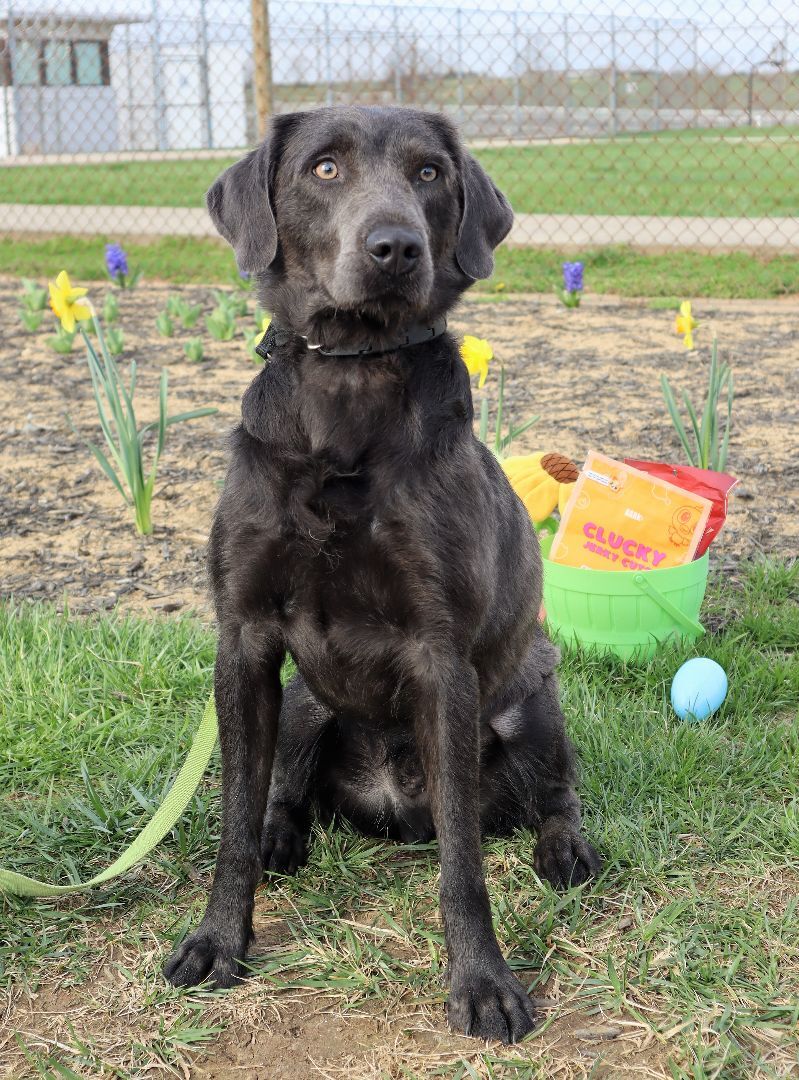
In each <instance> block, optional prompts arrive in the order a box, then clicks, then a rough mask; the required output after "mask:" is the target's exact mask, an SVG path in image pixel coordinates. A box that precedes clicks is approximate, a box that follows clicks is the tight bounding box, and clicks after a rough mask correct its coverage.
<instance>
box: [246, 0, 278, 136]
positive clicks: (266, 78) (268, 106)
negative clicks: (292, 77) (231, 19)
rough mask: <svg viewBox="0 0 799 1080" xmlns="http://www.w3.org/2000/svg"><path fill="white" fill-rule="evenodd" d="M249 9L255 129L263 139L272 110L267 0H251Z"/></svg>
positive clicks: (270, 53) (270, 51) (270, 50)
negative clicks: (253, 71) (250, 17)
mask: <svg viewBox="0 0 799 1080" xmlns="http://www.w3.org/2000/svg"><path fill="white" fill-rule="evenodd" d="M250 10H251V16H252V55H253V64H254V68H255V79H254V81H255V125H256V127H255V130H256V133H257V135H258V138H259V139H263V138H265V137H266V131H267V128H268V126H269V118H270V116H271V115H272V113H273V111H274V102H273V100H272V49H271V45H270V41H269V3H268V0H251V5H250Z"/></svg>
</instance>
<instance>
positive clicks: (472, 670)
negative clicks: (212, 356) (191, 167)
mask: <svg viewBox="0 0 799 1080" xmlns="http://www.w3.org/2000/svg"><path fill="white" fill-rule="evenodd" d="M208 206H209V209H210V212H211V216H212V217H213V219H214V222H215V224H216V226H217V228H218V229H219V231H220V232H221V233H222V235H223V236H224V237H225V238H226V239H227V240H229V241H230V243H231V244H232V245H233V247H234V248H235V250H236V255H237V258H238V262H239V266H240V267H241V268H242V269H244V270H248V271H250V272H251V273H253V274H254V275H256V276H257V279H258V284H259V286H260V293H261V297H262V299H263V301H264V302H265V303H266V305H267V307H268V308H269V309H270V310H271V311H272V312H273V313H274V319H275V328H273V329H272V330H271V331H270V338H269V340H270V356H269V363H268V364H267V365H266V366H265V367H264V369H263V371H262V372H261V373H260V375H258V376H257V378H256V379H255V381H254V382H253V383H252V385H251V386H250V388H249V390H248V391H247V393H246V394H245V396H244V400H243V405H242V417H243V419H242V423H241V425H240V426H239V427H238V428H237V429H236V431H235V432H234V434H233V437H232V460H231V464H230V470H229V473H228V477H227V481H226V484H225V488H224V491H223V494H222V497H221V500H220V503H219V506H218V508H217V512H216V517H215V519H214V524H213V529H212V533H211V543H210V556H209V558H210V575H211V581H212V587H213V593H214V600H215V604H216V611H217V617H218V622H219V650H218V655H217V661H216V673H215V693H216V707H217V712H218V716H219V730H220V740H221V747H222V787H223V824H222V840H221V844H220V849H219V857H218V861H217V867H216V875H215V878H214V884H213V888H212V891H211V898H210V902H209V905H208V909H207V911H206V914H205V917H204V918H203V920H202V922H201V924H200V926H199V928H198V929H197V930H196V931H195V932H194V933H193V934H191V936H190V937H189V938H188V939H187V940H186V941H184V942H183V944H182V945H180V947H179V948H178V949H177V951H176V952H175V954H174V955H173V957H172V958H171V959H170V960H169V962H168V963H167V965H166V968H165V972H166V975H167V977H168V978H169V979H170V980H171V982H173V983H174V984H175V985H182V986H185V985H191V984H194V983H198V982H201V981H203V980H205V979H210V980H212V982H213V983H214V984H215V985H217V986H229V985H230V984H231V983H232V982H233V981H235V979H236V978H237V977H238V976H239V975H240V974H241V973H242V970H243V969H242V966H241V963H240V962H241V961H242V960H243V958H244V955H245V951H246V949H247V945H248V943H249V940H250V936H251V922H252V910H253V895H254V891H255V888H256V885H257V884H258V881H259V880H260V878H261V875H262V873H263V872H264V870H265V869H268V870H277V871H286V872H289V873H291V872H293V871H294V870H296V868H297V866H298V865H299V864H300V863H301V862H302V861H303V859H304V857H305V850H306V843H307V839H308V835H309V830H310V825H311V818H312V814H313V812H314V810H317V811H318V812H321V813H326V814H329V813H331V812H339V813H340V814H342V815H343V816H346V817H347V818H349V819H350V820H351V821H352V822H354V823H355V825H357V826H358V827H360V828H361V829H364V830H366V831H368V832H371V833H377V834H383V835H389V836H396V837H400V838H402V839H403V840H414V839H417V838H418V839H429V838H431V837H432V836H433V835H434V834H435V835H436V836H437V837H438V842H439V846H440V852H441V912H442V916H443V920H444V926H445V931H446V941H447V949H448V953H449V965H450V969H449V970H450V999H449V1020H450V1024H451V1025H452V1027H453V1028H456V1029H458V1030H460V1031H465V1032H467V1033H471V1034H472V1035H477V1036H481V1037H483V1038H492V1039H493V1038H496V1039H502V1040H504V1041H506V1042H507V1041H512V1040H516V1039H520V1038H522V1037H523V1036H524V1035H525V1034H526V1033H527V1032H528V1031H530V1029H531V1028H532V1026H533V1021H534V1012H533V1006H532V1003H531V1001H530V999H529V998H528V997H527V995H526V994H525V992H524V989H523V988H522V986H521V985H520V983H519V982H518V981H517V980H516V978H515V977H514V976H513V975H512V974H511V972H510V970H509V968H508V967H507V965H506V963H505V961H504V959H503V957H502V954H501V953H500V950H499V946H498V945H497V941H496V938H495V936H494V930H493V926H492V922H491V909H490V906H489V901H488V894H487V892H486V887H485V881H484V877H483V870H482V865H481V852H480V834H481V829H482V830H483V831H491V832H508V831H510V830H512V829H514V828H517V827H520V826H522V827H524V826H530V827H533V828H535V829H536V830H537V832H538V844H537V847H536V866H537V868H538V871H539V873H541V874H542V875H544V876H545V877H547V878H548V879H549V880H550V881H552V882H553V883H555V884H556V885H563V884H568V883H569V882H582V881H585V880H586V879H587V878H588V877H589V876H591V875H592V874H594V873H596V871H597V870H598V868H599V860H598V858H597V855H596V853H595V852H594V850H593V849H592V847H591V846H590V845H589V844H588V843H587V842H586V841H585V840H584V839H583V837H582V836H581V834H580V808H579V802H578V798H577V795H576V794H575V791H574V759H573V753H572V749H571V746H570V744H569V741H568V739H567V737H566V735H565V732H564V725H563V717H562V713H561V710H560V705H559V702H558V686H557V682H556V677H555V675H554V668H555V664H556V661H557V652H556V650H555V649H554V648H553V646H552V645H550V644H549V642H548V641H547V640H546V638H545V637H544V635H543V634H542V632H541V631H540V629H539V628H538V625H537V619H536V615H537V612H538V608H539V603H540V599H541V573H542V571H541V560H540V555H539V552H538V547H537V544H536V540H535V535H534V532H533V530H532V528H531V525H530V521H529V519H528V516H527V513H526V511H525V509H524V507H523V506H522V504H521V502H520V501H519V500H518V499H517V497H516V496H515V495H514V493H513V492H512V490H511V488H510V486H509V484H508V482H507V480H506V479H505V476H504V474H503V472H502V469H501V468H500V466H499V465H498V463H497V461H496V460H495V458H494V457H493V455H492V454H491V453H490V452H489V451H488V450H487V449H486V448H485V446H483V445H482V444H481V443H480V442H479V441H478V440H477V439H476V438H475V436H474V435H473V433H472V399H471V392H470V385H469V378H468V374H467V371H466V368H465V366H464V364H463V362H462V361H461V359H460V357H459V354H458V347H457V345H456V342H455V341H454V340H453V338H452V337H450V336H449V335H448V334H447V333H445V332H443V325H444V324H443V316H444V314H445V313H446V311H447V310H448V309H449V308H451V307H452V305H453V303H454V302H455V300H456V298H457V297H458V296H459V295H460V293H462V292H463V290H464V289H466V288H468V286H469V285H470V284H471V283H472V281H474V280H475V279H476V278H485V277H487V276H488V275H489V274H490V273H491V270H492V266H493V255H492V251H493V248H494V247H496V245H497V244H498V243H499V242H500V241H501V240H502V239H503V237H504V236H505V235H506V234H507V232H508V230H509V228H510V225H511V221H512V214H511V210H510V208H509V206H508V204H507V202H506V201H505V199H504V197H503V196H502V195H501V194H500V192H499V191H497V189H496V188H495V187H494V185H493V184H492V183H491V181H490V180H489V178H488V177H487V176H486V174H485V173H484V172H483V170H482V169H481V167H480V166H479V165H478V163H477V162H476V161H475V160H474V159H473V158H471V157H470V156H469V155H468V154H467V153H466V152H465V151H464V149H463V148H462V146H461V144H460V142H459V140H458V137H457V135H456V133H455V131H454V130H453V128H452V127H451V126H450V124H449V123H448V122H447V121H446V120H445V119H443V118H442V117H440V116H435V115H429V114H425V113H421V112H416V111H410V110H405V109H388V108H386V109H371V108H356V107H350V108H333V109H320V110H319V111H317V112H313V113H297V114H293V115H289V116H280V117H276V118H275V120H274V123H273V126H272V131H271V134H270V136H269V138H268V139H267V141H266V142H265V143H264V144H263V145H262V146H261V147H259V148H258V149H257V150H255V151H253V152H252V153H251V154H249V155H248V156H247V157H246V158H244V159H243V160H242V161H240V162H238V164H236V165H234V166H233V167H232V168H230V169H228V171H227V172H226V173H224V174H223V176H222V177H221V178H220V179H219V180H218V181H217V182H216V183H215V184H214V186H213V187H212V188H211V190H210V191H209V193H208ZM277 328H279V329H277ZM287 652H288V653H290V654H291V656H292V657H293V658H294V660H295V661H296V664H297V668H298V671H299V674H298V675H297V676H296V677H295V678H294V679H293V680H292V682H291V683H290V684H289V686H288V687H287V688H286V692H285V695H283V694H282V693H281V683H280V669H281V664H282V663H283V660H284V657H285V655H286V653H287ZM273 758H274V768H273ZM270 778H271V787H270ZM267 795H268V796H269V804H268V806H267Z"/></svg>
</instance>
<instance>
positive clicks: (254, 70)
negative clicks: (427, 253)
mask: <svg viewBox="0 0 799 1080" xmlns="http://www.w3.org/2000/svg"><path fill="white" fill-rule="evenodd" d="M578 2H579V0H578ZM750 3H751V4H752V6H750V7H749V8H746V7H743V8H737V9H736V10H737V12H738V13H737V14H736V15H735V16H734V17H733V15H732V14H730V13H729V9H727V8H725V7H723V6H722V5H721V4H720V3H717V2H716V0H708V3H706V4H705V5H703V6H699V5H698V4H697V5H696V6H695V7H694V8H693V10H687V8H686V5H684V4H683V5H680V7H679V9H677V8H676V7H675V14H674V16H673V17H669V16H668V13H667V11H665V10H664V6H663V5H662V4H655V3H654V2H648V0H644V2H643V3H635V4H633V3H632V0H624V2H622V3H619V4H617V5H616V6H615V8H614V10H612V11H608V12H606V13H605V14H597V13H593V14H591V13H586V12H584V11H582V10H580V9H579V8H578V7H575V8H574V9H573V10H570V9H569V8H568V7H567V8H565V9H564V8H563V7H562V6H561V7H560V8H559V10H558V13H556V14H555V13H553V14H542V13H540V12H537V11H532V10H529V9H528V8H526V7H524V6H522V5H521V4H519V5H518V6H515V7H512V6H510V5H509V6H508V7H507V8H502V7H497V8H494V9H492V10H487V9H486V7H485V6H484V5H480V4H478V3H477V2H474V3H471V4H469V3H466V2H463V3H461V4H460V6H444V5H429V4H423V3H418V4H412V5H409V4H398V3H397V4H375V3H365V2H364V3H324V2H316V0H271V2H269V3H267V2H266V0H252V3H248V2H247V0H238V2H236V0H224V2H222V0H184V2H181V0H128V2H127V4H126V5H125V6H124V7H123V6H121V5H119V6H117V7H116V8H115V7H114V6H113V0H63V3H62V4H61V5H60V6H59V7H56V6H54V5H48V6H43V5H34V4H32V3H30V2H29V0H17V2H16V3H13V4H11V5H9V4H6V5H5V7H0V84H2V85H1V87H0V162H2V166H3V169H2V180H1V190H0V231H2V232H3V233H17V232H26V233H27V232H39V233H43V232H46V233H52V232H78V233H80V232H89V233H104V234H108V235H115V236H131V235H138V236H141V235H154V234H187V233H188V234H196V235H206V234H209V235H210V233H211V227H210V224H209V223H208V221H207V218H206V216H205V213H204V210H203V206H202V196H203V192H204V191H205V189H206V188H207V186H208V185H209V183H210V182H211V181H212V180H213V178H214V176H215V175H216V174H217V173H218V172H219V171H220V170H221V169H222V168H223V167H224V165H226V164H227V163H228V162H229V161H232V160H234V159H235V158H236V157H237V156H238V155H239V154H240V153H241V152H242V151H243V150H244V149H245V148H246V147H248V146H250V145H252V144H253V143H254V142H256V141H257V139H258V138H259V136H260V134H261V133H262V132H263V130H264V128H265V125H266V123H267V121H268V117H269V115H270V114H271V113H273V112H288V111H292V110H295V109H309V108H314V107H315V106H318V105H324V104H336V103H349V102H358V103H364V104H401V105H409V106H414V107H421V108H429V109H437V110H440V111H442V112H444V113H447V114H448V115H449V116H451V117H452V118H453V120H455V121H456V123H457V124H458V125H459V127H460V129H461V131H462V133H463V136H464V138H465V139H466V141H467V143H468V144H469V145H470V146H471V148H472V149H473V151H474V152H475V153H476V154H477V155H478V156H479V157H480V158H481V159H482V160H483V162H484V164H485V165H486V166H487V167H488V168H489V170H490V171H491V173H492V175H494V177H495V179H496V180H497V182H498V183H499V185H500V186H501V187H502V188H503V189H504V190H505V191H506V192H507V194H508V195H509V197H510V199H511V202H512V203H513V205H514V209H515V210H516V213H517V223H516V226H515V228H514V232H513V234H512V238H511V239H512V241H513V242H514V243H518V244H535V245H547V246H550V245H559V246H580V245H587V244H591V245H597V244H603V243H625V242H627V243H631V244H635V245H638V246H642V247H649V248H653V247H669V246H679V247H700V248H706V249H710V250H724V249H740V248H761V247H762V248H771V249H775V250H782V251H799V26H797V22H796V20H795V19H794V21H791V18H790V12H792V13H793V15H794V16H796V15H797V13H799V9H797V8H796V6H795V5H794V6H793V7H792V8H787V7H786V8H785V9H784V10H783V11H780V9H779V8H778V7H777V6H776V5H771V4H769V3H761V4H758V5H755V4H754V0H750ZM677 10H679V15H678V14H677V13H676V12H677Z"/></svg>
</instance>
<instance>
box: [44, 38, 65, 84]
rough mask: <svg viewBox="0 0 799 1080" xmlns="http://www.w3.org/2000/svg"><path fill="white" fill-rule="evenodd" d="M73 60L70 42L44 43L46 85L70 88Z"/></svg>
mask: <svg viewBox="0 0 799 1080" xmlns="http://www.w3.org/2000/svg"><path fill="white" fill-rule="evenodd" d="M71 83H72V59H71V56H70V47H69V42H68V41H45V42H44V85H45V86H70V85H71Z"/></svg>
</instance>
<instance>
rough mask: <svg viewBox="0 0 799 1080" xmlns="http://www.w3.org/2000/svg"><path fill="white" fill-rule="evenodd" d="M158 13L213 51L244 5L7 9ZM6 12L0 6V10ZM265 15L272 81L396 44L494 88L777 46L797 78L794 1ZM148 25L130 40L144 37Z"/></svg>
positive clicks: (144, 1)
mask: <svg viewBox="0 0 799 1080" xmlns="http://www.w3.org/2000/svg"><path fill="white" fill-rule="evenodd" d="M159 3H160V11H161V20H162V21H161V24H160V36H161V41H162V44H164V45H165V46H166V47H170V46H171V47H173V48H180V47H186V48H189V49H191V48H193V47H194V43H196V41H197V37H198V30H197V27H198V25H199V23H198V21H197V17H198V14H199V12H200V10H201V7H204V10H205V15H206V19H207V21H208V37H209V39H210V40H211V41H220V42H221V41H225V42H228V43H229V44H231V45H238V46H239V47H241V46H245V45H246V43H247V40H248V34H249V18H250V0H125V2H123V0H59V3H58V5H56V3H55V0H14V2H13V9H14V11H15V13H25V12H29V13H33V12H34V11H37V10H43V9H44V10H46V9H48V8H49V9H52V8H55V7H56V6H57V8H58V11H59V13H64V12H72V11H74V12H75V13H83V14H90V13H91V14H95V13H96V14H105V15H112V14H113V13H114V12H117V13H124V14H125V15H126V16H128V17H130V16H134V17H135V16H136V15H140V16H141V18H142V19H143V20H149V18H150V16H151V14H152V11H153V5H154V4H159ZM8 6H9V0H0V12H2V11H3V9H4V8H7V7H8ZM269 9H270V22H271V26H272V45H273V72H274V77H275V80H276V81H278V82H286V81H320V80H324V79H325V78H326V76H327V75H329V76H330V78H331V79H332V81H335V80H336V78H337V77H338V78H342V79H346V78H353V77H358V75H359V74H362V76H363V77H365V78H381V77H383V76H384V75H385V72H386V70H387V69H388V68H389V67H390V65H391V64H392V62H393V56H394V54H395V34H396V35H398V36H399V40H400V51H402V52H403V53H404V54H405V55H406V56H407V54H408V50H409V48H410V47H411V46H412V47H414V48H415V49H416V50H417V51H418V53H419V58H420V62H421V63H422V64H426V65H427V66H428V68H430V69H432V70H434V71H439V70H445V69H446V68H447V67H448V66H449V67H452V68H456V67H458V66H460V68H461V69H462V70H464V71H467V72H474V73H477V74H491V75H495V76H497V77H502V78H506V77H508V76H512V75H513V74H515V73H518V72H519V71H522V70H525V69H527V68H533V69H537V68H553V69H563V68H564V67H566V66H568V67H569V68H570V69H572V70H579V69H586V68H592V67H606V66H608V65H609V62H610V57H611V56H612V55H613V54H614V53H615V55H616V57H617V60H618V63H619V67H621V68H627V69H636V68H639V69H641V68H653V67H659V68H660V69H661V70H665V71H677V72H679V71H681V70H690V69H692V68H694V67H698V66H704V67H712V68H714V69H716V70H721V71H724V70H727V71H729V70H746V69H748V67H749V66H751V65H753V64H761V63H764V62H765V61H766V60H767V58H768V57H769V56H770V55H772V54H774V50H775V47H776V46H777V44H778V42H782V47H783V50H784V51H785V52H786V53H787V55H788V65H789V68H792V69H794V70H797V69H799V0H779V2H774V0H771V2H769V0H590V2H587V0H497V2H495V3H485V2H484V0H459V2H458V3H454V2H450V3H437V4H426V3H421V2H419V0H403V2H402V3H397V4H392V3H383V4H377V3H374V2H373V0H347V2H343V0H336V2H334V3H330V4H324V3H320V2H318V0H270V3H269ZM459 12H460V14H459ZM151 25H152V24H150V25H143V26H142V27H141V31H140V32H141V33H142V34H145V35H149V34H150V33H151V29H150V27H151ZM612 25H613V26H615V32H614V33H611V26H612ZM459 28H460V29H459Z"/></svg>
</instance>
